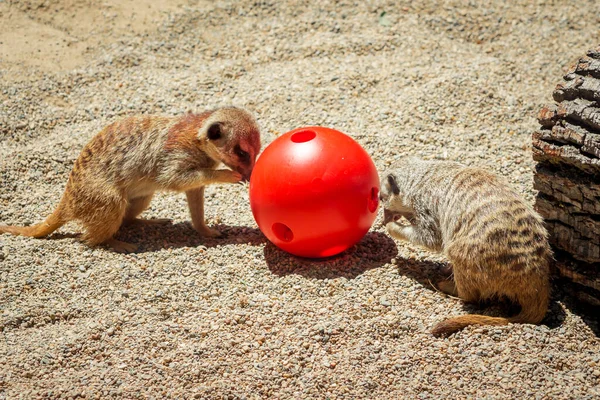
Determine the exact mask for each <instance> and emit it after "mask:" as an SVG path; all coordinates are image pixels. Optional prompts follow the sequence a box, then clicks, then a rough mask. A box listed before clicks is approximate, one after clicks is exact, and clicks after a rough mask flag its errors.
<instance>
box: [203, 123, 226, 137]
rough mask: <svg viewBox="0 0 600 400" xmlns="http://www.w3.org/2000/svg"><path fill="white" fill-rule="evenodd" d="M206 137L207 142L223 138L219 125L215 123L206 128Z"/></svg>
mask: <svg viewBox="0 0 600 400" xmlns="http://www.w3.org/2000/svg"><path fill="white" fill-rule="evenodd" d="M206 136H207V137H208V139H209V140H219V139H221V137H222V136H223V133H222V132H221V124H220V123H218V122H216V123H214V124H212V125H211V126H209V127H208V129H207V130H206Z"/></svg>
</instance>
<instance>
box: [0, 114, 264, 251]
mask: <svg viewBox="0 0 600 400" xmlns="http://www.w3.org/2000/svg"><path fill="white" fill-rule="evenodd" d="M259 150H260V132H259V128H258V125H257V123H256V121H255V119H254V118H253V117H252V115H251V114H250V113H248V112H247V111H245V110H243V109H241V108H236V107H223V108H218V109H215V110H210V111H206V112H203V113H200V114H192V113H189V114H187V115H183V116H178V117H161V116H137V117H129V118H125V119H123V120H120V121H117V122H115V123H113V124H111V125H108V126H107V127H105V128H104V129H103V130H102V131H100V132H99V133H98V134H97V135H96V136H95V137H94V138H93V139H92V140H91V141H90V142H89V143H88V144H87V145H86V146H85V147H84V148H83V150H82V152H81V154H80V155H79V157H78V158H77V160H76V161H75V164H74V166H73V169H72V171H71V174H70V176H69V180H68V182H67V185H66V189H65V192H64V194H63V197H62V199H61V200H60V203H59V204H58V207H57V208H56V209H55V210H54V212H53V213H52V214H51V215H50V216H49V217H48V218H46V220H45V221H43V222H42V223H39V224H37V225H33V226H29V227H17V226H0V233H4V232H8V233H12V234H15V235H24V236H31V237H35V238H39V237H43V236H47V235H49V234H50V233H52V232H54V231H55V230H56V229H58V228H59V227H61V226H62V225H64V224H65V223H67V222H69V221H79V222H80V223H81V224H82V225H83V228H84V234H83V236H82V239H83V240H84V241H85V242H86V243H87V244H88V245H90V246H96V245H101V244H103V245H108V246H110V247H112V248H113V249H114V250H115V251H117V252H133V251H135V250H136V248H137V246H136V245H133V244H131V243H125V242H121V241H118V240H116V239H114V238H113V236H114V235H115V233H116V232H117V231H118V230H119V228H120V227H121V225H123V224H129V223H134V222H151V221H146V220H140V219H138V218H137V217H138V216H139V215H140V214H141V213H142V212H143V211H144V210H145V209H146V208H147V207H148V206H149V204H150V201H151V200H152V196H153V195H154V193H155V192H156V191H176V192H184V193H185V194H186V197H187V202H188V207H189V211H190V215H191V219H192V225H193V227H194V228H195V230H196V231H197V232H198V233H199V234H200V235H202V236H207V237H217V236H220V232H219V231H217V230H215V229H211V228H209V227H208V226H206V223H205V221H204V187H205V186H206V185H209V184H214V183H236V182H239V181H242V180H246V181H247V180H249V178H250V174H251V173H252V168H253V167H254V162H255V160H256V156H257V155H258V152H259ZM221 164H224V165H225V166H227V167H229V168H231V169H217V167H219V166H220V165H221ZM158 222H165V220H159V221H158Z"/></svg>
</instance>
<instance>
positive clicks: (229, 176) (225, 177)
mask: <svg viewBox="0 0 600 400" xmlns="http://www.w3.org/2000/svg"><path fill="white" fill-rule="evenodd" d="M215 173H217V174H218V175H217V178H218V180H219V182H223V183H238V182H240V181H241V180H242V178H243V177H242V174H240V173H239V172H236V171H232V170H229V169H219V170H217V171H215Z"/></svg>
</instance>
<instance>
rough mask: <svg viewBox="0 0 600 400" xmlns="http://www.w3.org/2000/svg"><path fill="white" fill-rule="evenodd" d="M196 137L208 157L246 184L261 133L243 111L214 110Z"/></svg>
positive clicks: (234, 108) (235, 109)
mask: <svg viewBox="0 0 600 400" xmlns="http://www.w3.org/2000/svg"><path fill="white" fill-rule="evenodd" d="M198 137H199V139H200V140H201V141H204V142H205V143H206V151H207V153H208V154H209V156H210V157H211V158H212V159H214V160H217V161H220V162H222V163H223V164H225V165H226V166H228V167H229V168H231V169H232V170H234V171H237V172H239V173H240V174H241V175H242V177H243V178H244V180H246V181H247V180H249V179H250V175H251V174H252V169H253V168H254V163H255V161H256V156H258V153H259V151H260V131H259V128H258V124H257V123H256V120H255V119H254V117H252V115H250V113H249V112H248V111H246V110H243V109H241V108H237V107H224V108H219V109H217V110H215V111H214V112H213V113H212V114H211V115H210V116H209V117H208V118H207V119H206V121H204V123H203V124H202V127H201V128H200V131H199V132H198Z"/></svg>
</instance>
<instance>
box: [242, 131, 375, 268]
mask: <svg viewBox="0 0 600 400" xmlns="http://www.w3.org/2000/svg"><path fill="white" fill-rule="evenodd" d="M378 204H379V177H378V174H377V169H376V168H375V165H374V164H373V161H372V160H371V158H370V157H369V155H368V154H367V152H366V151H365V150H364V149H363V148H362V147H361V146H360V145H359V144H358V143H357V142H356V141H354V139H352V138H350V137H349V136H347V135H345V134H343V133H341V132H339V131H336V130H334V129H329V128H323V127H306V128H299V129H295V130H293V131H291V132H288V133H286V134H284V135H282V136H281V137H279V138H277V139H275V140H274V141H273V142H272V143H271V144H270V145H269V146H267V148H266V149H265V150H264V151H263V153H262V154H261V155H260V157H259V158H258V160H257V162H256V165H255V166H254V170H253V171H252V176H251V178H250V206H251V207H252V213H253V215H254V219H255V220H256V223H257V224H258V226H259V228H260V230H261V231H262V232H263V233H264V234H265V236H266V237H267V238H268V239H269V240H270V241H271V242H273V243H274V244H275V245H276V246H277V247H279V248H280V249H282V250H285V251H287V252H289V253H291V254H294V255H297V256H302V257H328V256H332V255H334V254H338V253H341V252H342V251H344V250H346V249H348V248H349V247H350V246H352V245H354V244H355V243H357V242H358V241H359V240H360V239H361V238H362V237H363V236H364V235H365V234H366V233H367V232H368V230H369V228H371V225H372V224H373V221H374V220H375V217H376V216H377V206H378Z"/></svg>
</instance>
